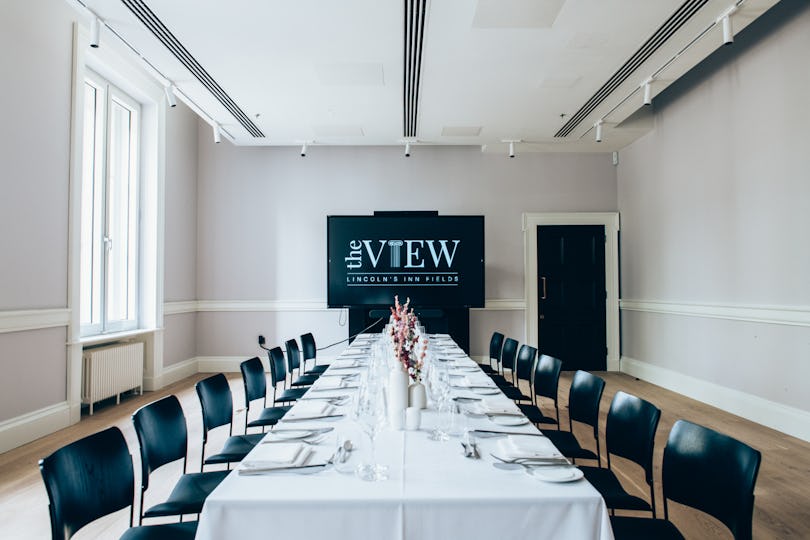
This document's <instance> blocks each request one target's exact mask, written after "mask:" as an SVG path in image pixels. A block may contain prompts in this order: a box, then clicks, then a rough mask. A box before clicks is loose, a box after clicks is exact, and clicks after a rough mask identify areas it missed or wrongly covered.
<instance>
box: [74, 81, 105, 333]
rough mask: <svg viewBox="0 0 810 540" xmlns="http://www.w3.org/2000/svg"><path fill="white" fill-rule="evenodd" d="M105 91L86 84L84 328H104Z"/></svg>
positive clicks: (82, 291)
mask: <svg viewBox="0 0 810 540" xmlns="http://www.w3.org/2000/svg"><path fill="white" fill-rule="evenodd" d="M105 101H106V99H105V96H104V89H102V88H99V87H97V86H95V85H93V84H90V83H89V82H87V83H85V102H84V133H83V141H82V142H83V149H82V206H81V208H82V215H81V231H82V232H81V248H80V249H81V257H80V259H81V269H80V275H81V283H80V288H81V300H80V309H79V312H80V318H81V324H82V326H87V325H100V324H101V314H102V313H101V302H102V280H103V269H102V265H103V263H104V253H103V251H102V248H103V245H102V242H101V234H102V230H103V229H102V226H103V224H104V223H103V216H102V211H103V205H102V204H100V203H101V201H102V200H103V199H102V197H103V188H104V185H103V181H102V179H103V174H102V172H103V164H104V161H103V159H104V151H103V149H104V146H103V144H104V141H103V136H104V106H105Z"/></svg>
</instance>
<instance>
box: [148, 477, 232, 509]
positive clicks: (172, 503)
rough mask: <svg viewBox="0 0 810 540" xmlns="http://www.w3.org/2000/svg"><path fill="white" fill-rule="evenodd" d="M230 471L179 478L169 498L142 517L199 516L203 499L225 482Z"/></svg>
mask: <svg viewBox="0 0 810 540" xmlns="http://www.w3.org/2000/svg"><path fill="white" fill-rule="evenodd" d="M229 472H230V471H210V472H204V473H187V474H184V475H183V476H181V477H180V480H178V482H177V484H175V486H174V489H172V492H171V494H170V495H169V498H168V499H167V500H166V501H165V502H162V503H160V504H156V505H154V506H152V507H151V508H149V509H148V510H147V511H146V512H144V513H143V517H145V518H150V517H160V516H175V515H180V514H199V513H200V512H202V507H203V504H204V503H205V498H206V497H208V495H209V494H210V493H211V492H212V491H214V488H215V487H217V486H218V485H219V484H220V482H222V481H223V480H225V477H226V476H228V473H229Z"/></svg>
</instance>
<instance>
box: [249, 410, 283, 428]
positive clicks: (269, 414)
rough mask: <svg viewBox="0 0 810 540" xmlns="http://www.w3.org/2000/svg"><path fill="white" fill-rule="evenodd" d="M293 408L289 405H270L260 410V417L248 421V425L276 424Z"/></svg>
mask: <svg viewBox="0 0 810 540" xmlns="http://www.w3.org/2000/svg"><path fill="white" fill-rule="evenodd" d="M290 409H292V407H290V406H289V405H287V406H284V407H268V408H266V409H262V410H261V411H260V412H259V417H258V418H256V419H255V420H252V421H250V422H248V424H247V427H249V428H251V427H264V426H275V425H276V424H277V423H278V421H279V420H281V419H282V418H284V415H285V414H287V412H288V411H289V410H290Z"/></svg>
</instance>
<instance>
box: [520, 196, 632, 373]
mask: <svg viewBox="0 0 810 540" xmlns="http://www.w3.org/2000/svg"><path fill="white" fill-rule="evenodd" d="M538 225H604V227H605V235H606V236H607V242H606V243H605V288H606V289H607V300H606V302H605V311H606V313H605V324H606V328H605V337H606V342H605V347H607V351H608V354H607V369H608V371H619V213H618V212H581V213H577V212H573V213H537V214H534V213H524V214H523V276H524V277H523V279H524V285H525V301H526V342H527V343H529V344H537V347H538V350H539V351H540V353H541V354H542V352H543V344H542V343H538V339H539V337H538V335H537V334H538V332H537V226H538Z"/></svg>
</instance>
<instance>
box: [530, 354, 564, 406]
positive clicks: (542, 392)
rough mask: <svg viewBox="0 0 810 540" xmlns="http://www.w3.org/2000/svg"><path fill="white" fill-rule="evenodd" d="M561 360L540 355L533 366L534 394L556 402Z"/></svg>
mask: <svg viewBox="0 0 810 540" xmlns="http://www.w3.org/2000/svg"><path fill="white" fill-rule="evenodd" d="M560 369H562V362H561V361H560V359H559V358H554V357H553V356H549V355H547V354H543V355H540V359H538V360H537V363H536V364H535V368H534V394H535V395H537V396H543V397H547V398H551V399H553V400H554V403H557V388H558V387H559V385H560Z"/></svg>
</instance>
